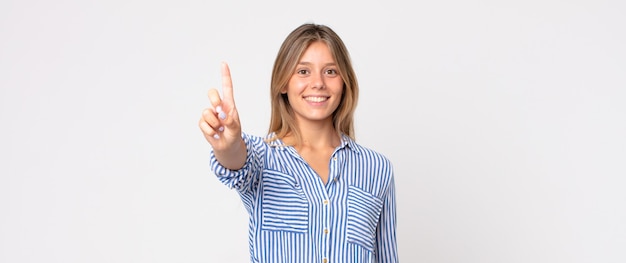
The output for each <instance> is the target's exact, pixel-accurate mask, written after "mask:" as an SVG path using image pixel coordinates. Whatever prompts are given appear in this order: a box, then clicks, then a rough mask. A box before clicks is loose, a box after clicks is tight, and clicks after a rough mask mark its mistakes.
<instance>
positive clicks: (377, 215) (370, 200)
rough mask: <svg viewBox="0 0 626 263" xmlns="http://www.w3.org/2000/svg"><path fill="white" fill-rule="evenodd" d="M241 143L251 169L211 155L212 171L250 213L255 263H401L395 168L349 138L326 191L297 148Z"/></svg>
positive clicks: (334, 160) (334, 159)
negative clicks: (232, 165)
mask: <svg viewBox="0 0 626 263" xmlns="http://www.w3.org/2000/svg"><path fill="white" fill-rule="evenodd" d="M242 137H243V140H244V142H245V144H246V148H247V157H246V158H247V159H246V163H245V165H244V166H243V167H242V168H241V169H239V170H229V169H227V168H225V167H223V166H222V165H220V164H219V162H217V160H216V159H215V155H214V154H213V153H211V168H212V170H213V172H214V173H215V174H216V175H217V177H218V178H219V180H220V181H221V182H222V183H224V184H225V185H227V186H228V187H230V188H234V189H236V190H237V191H238V193H239V195H240V197H241V199H242V201H243V204H244V206H245V207H246V209H247V211H248V214H249V216H250V224H249V232H248V234H249V241H250V244H249V245H250V256H251V261H252V262H264V263H274V262H289V263H297V262H307V263H309V262H324V263H334V262H337V263H344V262H350V263H361V262H362V263H370V262H380V263H384V262H397V261H398V256H397V245H396V203H395V185H394V178H393V167H392V165H391V163H390V161H389V160H388V159H387V158H386V157H385V156H383V155H382V154H380V153H377V152H375V151H373V150H371V149H368V148H365V147H363V146H361V145H359V144H357V143H356V142H354V141H353V140H352V139H350V137H348V136H345V135H343V136H342V138H341V141H342V143H341V145H340V146H339V147H337V149H335V151H334V153H333V155H332V156H331V159H330V164H329V175H328V183H327V184H324V183H323V182H322V180H321V178H320V177H319V176H318V175H317V173H316V172H315V171H314V170H313V169H312V168H311V167H310V166H309V165H308V164H307V163H306V161H304V159H302V157H300V155H299V154H298V153H297V151H296V150H295V149H294V148H293V147H292V146H286V145H284V144H283V142H282V141H281V140H274V141H271V142H267V141H266V140H264V138H262V137H258V136H252V135H248V134H246V133H243V134H242ZM268 138H269V137H268Z"/></svg>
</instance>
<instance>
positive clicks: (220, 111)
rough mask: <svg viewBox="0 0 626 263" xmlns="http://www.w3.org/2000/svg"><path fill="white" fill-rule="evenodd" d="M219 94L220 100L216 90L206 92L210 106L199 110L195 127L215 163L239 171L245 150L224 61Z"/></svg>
mask: <svg viewBox="0 0 626 263" xmlns="http://www.w3.org/2000/svg"><path fill="white" fill-rule="evenodd" d="M222 95H223V97H220V94H219V92H218V91H217V90H216V89H210V90H209V94H208V96H209V101H210V102H211V107H210V108H207V109H204V111H202V118H200V121H199V126H200V129H201V130H202V133H203V134H204V137H205V138H206V140H207V141H208V142H209V143H210V144H211V146H212V147H213V151H214V153H215V156H216V157H217V159H218V161H219V162H220V163H221V164H222V165H223V166H225V167H226V168H229V169H239V168H241V166H243V162H244V161H245V157H246V151H245V145H244V143H243V140H242V138H241V123H240V122H239V115H238V113H237V108H236V107H235V100H234V98H233V83H232V79H231V77H230V69H229V68H228V64H226V63H225V62H224V63H222ZM242 146H243V148H242ZM241 150H243V152H241Z"/></svg>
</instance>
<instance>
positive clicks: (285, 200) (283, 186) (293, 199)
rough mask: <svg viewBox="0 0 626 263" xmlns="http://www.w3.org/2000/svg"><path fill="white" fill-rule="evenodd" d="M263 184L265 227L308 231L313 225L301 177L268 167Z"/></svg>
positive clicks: (262, 212) (264, 228) (262, 207)
mask: <svg viewBox="0 0 626 263" xmlns="http://www.w3.org/2000/svg"><path fill="white" fill-rule="evenodd" d="M262 186H263V193H262V198H263V200H262V202H261V209H262V211H261V215H262V223H261V228H262V229H263V230H273V231H290V232H299V233H306V232H307V231H308V229H309V202H308V200H307V198H306V195H304V191H302V187H301V186H300V184H299V183H298V181H296V179H295V178H294V177H293V176H292V175H289V174H284V173H281V172H277V171H271V170H266V171H264V172H263V177H262Z"/></svg>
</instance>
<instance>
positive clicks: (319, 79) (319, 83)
mask: <svg viewBox="0 0 626 263" xmlns="http://www.w3.org/2000/svg"><path fill="white" fill-rule="evenodd" d="M311 87H312V88H314V89H315V88H317V89H323V88H325V87H326V86H325V85H324V74H323V73H317V74H312V75H311Z"/></svg>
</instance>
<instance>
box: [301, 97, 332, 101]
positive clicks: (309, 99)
mask: <svg viewBox="0 0 626 263" xmlns="http://www.w3.org/2000/svg"><path fill="white" fill-rule="evenodd" d="M328 98H330V97H312V96H311V97H304V100H306V101H310V102H323V101H327V100H328Z"/></svg>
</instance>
